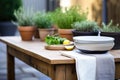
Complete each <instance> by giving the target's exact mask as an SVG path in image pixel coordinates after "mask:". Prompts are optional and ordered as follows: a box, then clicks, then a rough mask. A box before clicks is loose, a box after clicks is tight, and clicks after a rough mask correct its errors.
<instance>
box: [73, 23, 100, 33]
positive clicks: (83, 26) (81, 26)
mask: <svg viewBox="0 0 120 80" xmlns="http://www.w3.org/2000/svg"><path fill="white" fill-rule="evenodd" d="M72 27H73V29H75V30H76V31H80V32H95V31H98V30H99V26H98V24H97V23H96V22H94V21H81V22H75V23H73V24H72Z"/></svg>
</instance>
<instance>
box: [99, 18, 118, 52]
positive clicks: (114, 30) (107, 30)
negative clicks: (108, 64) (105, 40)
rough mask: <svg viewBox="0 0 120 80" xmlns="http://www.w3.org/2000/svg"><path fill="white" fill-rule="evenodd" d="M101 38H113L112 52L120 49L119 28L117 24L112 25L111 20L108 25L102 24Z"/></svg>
mask: <svg viewBox="0 0 120 80" xmlns="http://www.w3.org/2000/svg"><path fill="white" fill-rule="evenodd" d="M101 36H108V37H113V38H114V39H115V41H114V42H115V45H114V47H113V48H112V49H113V50H116V49H120V26H119V24H116V25H114V24H113V21H112V20H111V21H110V22H109V23H108V24H104V23H102V27H101Z"/></svg>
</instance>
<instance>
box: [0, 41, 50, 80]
mask: <svg viewBox="0 0 120 80" xmlns="http://www.w3.org/2000/svg"><path fill="white" fill-rule="evenodd" d="M6 60H7V59H6V45H5V44H4V43H2V42H0V80H7V76H6V75H7V66H6V63H7V62H6ZM15 74H16V75H15V78H16V80H51V79H50V78H49V77H47V76H46V75H44V74H42V73H41V72H39V71H37V70H36V69H34V68H32V67H30V66H29V65H27V64H25V63H23V62H22V61H20V60H19V59H15Z"/></svg>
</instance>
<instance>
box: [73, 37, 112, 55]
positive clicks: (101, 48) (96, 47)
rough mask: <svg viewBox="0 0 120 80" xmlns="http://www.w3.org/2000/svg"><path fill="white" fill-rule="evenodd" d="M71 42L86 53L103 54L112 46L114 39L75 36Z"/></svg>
mask: <svg viewBox="0 0 120 80" xmlns="http://www.w3.org/2000/svg"><path fill="white" fill-rule="evenodd" d="M73 40H74V45H75V47H76V48H77V49H79V50H81V51H82V52H86V53H104V52H107V51H108V50H111V49H112V48H113V46H114V38H112V37H106V36H76V37H73Z"/></svg>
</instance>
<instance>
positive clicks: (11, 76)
mask: <svg viewBox="0 0 120 80" xmlns="http://www.w3.org/2000/svg"><path fill="white" fill-rule="evenodd" d="M7 80H15V67H14V56H12V55H10V54H9V52H7Z"/></svg>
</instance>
